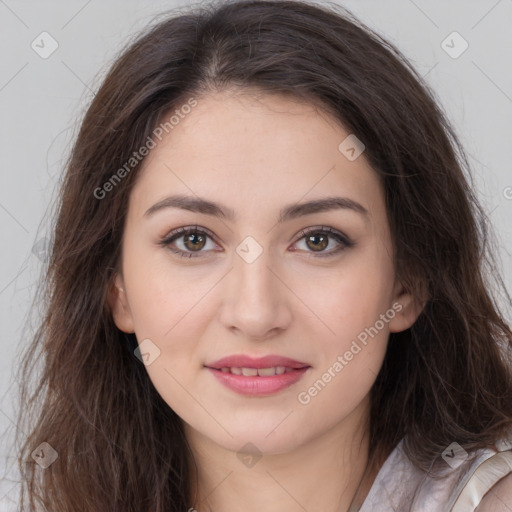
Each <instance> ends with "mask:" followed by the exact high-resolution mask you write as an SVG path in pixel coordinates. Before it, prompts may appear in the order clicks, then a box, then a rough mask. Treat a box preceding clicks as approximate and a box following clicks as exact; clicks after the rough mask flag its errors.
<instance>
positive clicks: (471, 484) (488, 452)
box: [359, 436, 512, 512]
mask: <svg viewBox="0 0 512 512" xmlns="http://www.w3.org/2000/svg"><path fill="white" fill-rule="evenodd" d="M497 447H498V451H495V450H493V449H491V448H486V449H481V450H476V451H475V452H472V453H471V455H468V454H467V452H466V451H465V450H464V449H462V447H461V446H460V445H458V444H457V443H452V444H451V445H450V446H449V447H448V448H447V449H446V450H445V451H444V452H443V454H442V459H444V462H443V463H442V465H441V468H439V469H438V470H437V475H440V476H441V478H439V479H434V478H433V477H432V476H430V475H429V474H428V473H427V472H423V471H420V470H419V469H417V468H416V467H414V466H413V464H412V462H411V461H410V460H409V458H408V457H407V456H406V454H405V452H404V451H403V440H402V441H400V443H398V445H397V446H396V448H395V449H394V450H393V451H392V452H391V454H390V455H389V457H388V458H387V459H386V461H385V462H384V464H383V466H382V467H381V468H380V471H379V472H378V474H377V477H376V478H375V481H374V482H373V485H372V487H371V489H370V492H369V493H368V496H367V497H366V499H365V501H364V503H363V505H362V506H361V508H360V509H359V512H390V511H393V512H441V511H442V512H473V511H474V510H475V509H476V507H478V505H479V503H480V501H481V500H482V498H483V496H484V494H485V493H486V492H487V491H488V490H489V489H490V488H491V487H492V486H493V485H494V484H496V483H497V482H498V481H499V480H501V479H502V478H503V477H505V476H506V475H508V474H509V473H512V436H511V437H510V438H508V439H505V440H502V441H500V442H499V443H497ZM441 462H442V461H441Z"/></svg>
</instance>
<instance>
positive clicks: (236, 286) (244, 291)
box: [220, 251, 293, 341]
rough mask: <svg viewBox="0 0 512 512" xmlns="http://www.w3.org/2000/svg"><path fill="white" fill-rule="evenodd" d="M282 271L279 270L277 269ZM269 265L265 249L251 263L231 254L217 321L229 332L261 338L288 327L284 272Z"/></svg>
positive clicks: (290, 315) (261, 339) (262, 339)
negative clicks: (230, 262)
mask: <svg viewBox="0 0 512 512" xmlns="http://www.w3.org/2000/svg"><path fill="white" fill-rule="evenodd" d="M281 273H282V272H281ZM279 274H280V272H279V270H274V269H273V268H271V262H270V258H269V256H268V251H263V253H262V254H261V255H260V256H259V257H258V258H257V259H256V260H255V261H252V262H251V263H248V262H247V261H245V260H244V259H243V258H241V257H239V256H238V255H235V257H234V260H233V268H232V270H231V272H229V274H228V275H227V276H226V279H225V283H224V286H225V289H224V290H223V291H222V293H223V294H225V295H224V297H225V298H224V300H223V301H222V306H221V311H220V321H221V323H222V324H223V325H224V326H225V327H226V328H227V329H229V330H230V331H232V332H233V333H235V334H237V335H239V336H240V337H243V338H244V339H251V340H253V341H265V340H267V339H269V338H270V337H273V336H276V335H278V333H279V332H281V331H283V330H285V329H287V328H288V326H289V324H290V322H291V319H292V312H291V304H290V301H291V300H292V296H293V293H292V292H291V291H290V290H289V289H288V288H287V286H286V284H285V279H284V276H282V275H279Z"/></svg>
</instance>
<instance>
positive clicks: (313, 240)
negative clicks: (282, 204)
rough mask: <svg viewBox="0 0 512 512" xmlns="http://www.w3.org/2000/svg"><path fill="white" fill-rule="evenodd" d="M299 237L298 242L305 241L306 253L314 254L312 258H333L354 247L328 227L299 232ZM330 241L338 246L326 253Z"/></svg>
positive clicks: (342, 235) (341, 235) (344, 237)
mask: <svg viewBox="0 0 512 512" xmlns="http://www.w3.org/2000/svg"><path fill="white" fill-rule="evenodd" d="M300 235H301V238H300V239H299V240H298V241H301V240H302V239H305V246H306V248H307V250H306V252H309V253H316V254H312V256H313V257H329V256H334V255H336V254H338V253H340V252H341V251H343V250H344V249H346V248H349V247H353V246H354V245H355V243H354V242H352V241H351V240H350V239H349V238H348V237H347V236H345V235H344V234H343V233H340V232H338V231H336V230H334V229H333V228H330V227H329V226H321V227H320V228H311V229H307V230H306V229H305V230H303V231H301V233H300ZM331 239H334V240H335V241H336V243H337V244H338V246H337V247H335V248H334V249H332V250H330V251H326V250H325V249H326V248H327V247H328V246H329V243H330V240H331ZM296 243H298V242H296Z"/></svg>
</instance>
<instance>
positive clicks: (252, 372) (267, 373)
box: [221, 366, 293, 377]
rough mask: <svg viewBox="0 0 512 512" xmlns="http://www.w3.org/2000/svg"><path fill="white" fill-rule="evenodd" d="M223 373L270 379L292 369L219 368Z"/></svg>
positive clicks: (276, 367)
mask: <svg viewBox="0 0 512 512" xmlns="http://www.w3.org/2000/svg"><path fill="white" fill-rule="evenodd" d="M221 371H222V372H223V373H233V374H235V375H244V376H245V377H255V376H256V375H258V376H260V377H271V376H273V375H282V374H283V373H289V372H292V371H293V368H287V367H285V366H272V367H271V368H235V367H234V368H221Z"/></svg>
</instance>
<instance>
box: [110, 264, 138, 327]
mask: <svg viewBox="0 0 512 512" xmlns="http://www.w3.org/2000/svg"><path fill="white" fill-rule="evenodd" d="M107 300H108V303H109V306H110V309H111V311H112V317H113V319H114V323H115V324H116V325H117V327H118V328H119V329H120V330H121V331H123V332H126V333H132V332H135V329H134V322H133V317H132V312H131V310H130V306H129V304H128V299H127V296H126V288H125V286H124V281H123V278H122V277H121V276H120V274H119V273H116V274H115V276H114V278H113V279H112V280H111V282H110V286H109V291H108V299H107Z"/></svg>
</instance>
